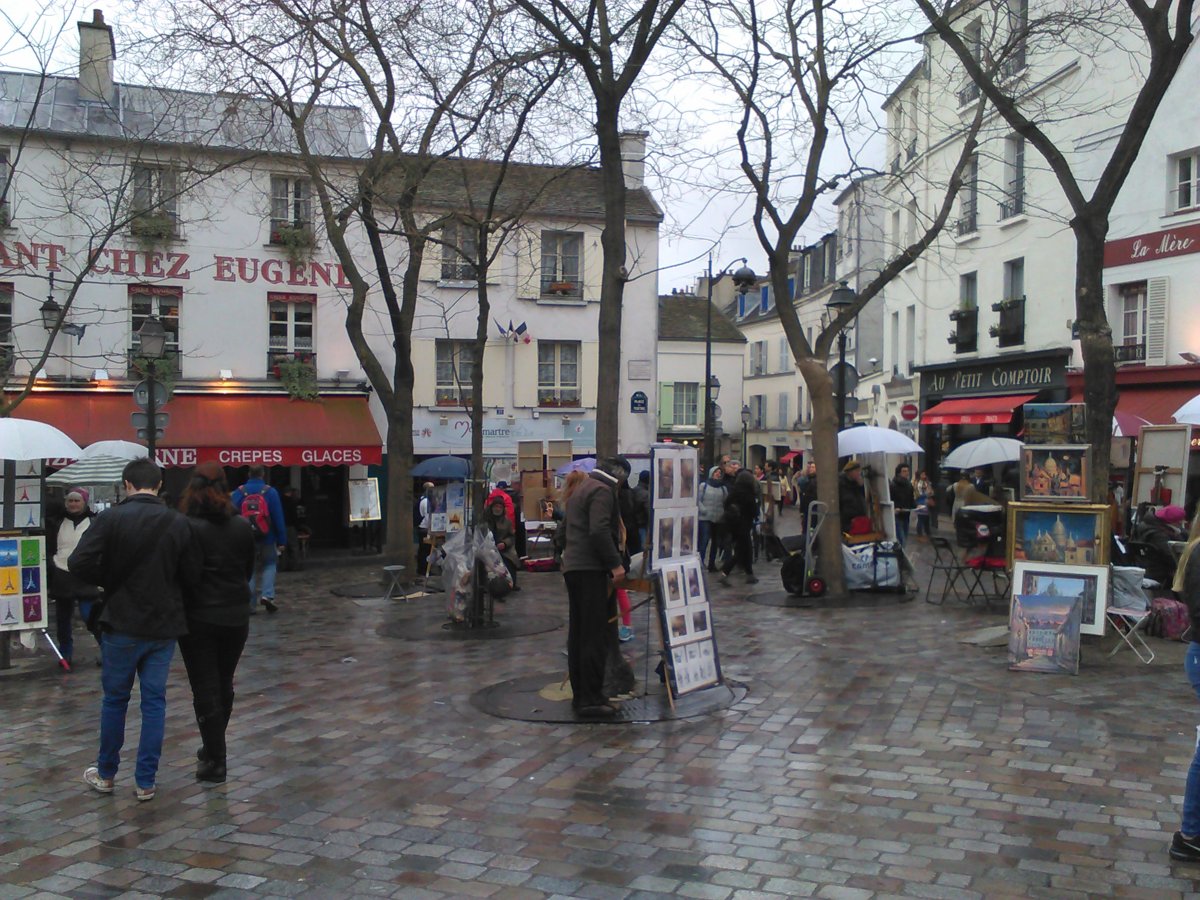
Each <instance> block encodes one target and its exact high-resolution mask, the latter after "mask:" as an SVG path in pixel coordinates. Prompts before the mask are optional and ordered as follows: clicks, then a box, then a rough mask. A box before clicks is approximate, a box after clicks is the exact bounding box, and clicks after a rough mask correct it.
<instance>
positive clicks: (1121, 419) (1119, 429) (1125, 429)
mask: <svg viewBox="0 0 1200 900" xmlns="http://www.w3.org/2000/svg"><path fill="white" fill-rule="evenodd" d="M1153 424H1154V423H1153V422H1147V421H1146V420H1145V419H1143V418H1142V417H1141V416H1136V415H1134V414H1133V413H1123V412H1115V413H1113V430H1112V433H1113V437H1137V436H1138V432H1139V431H1141V429H1142V426H1143V425H1153Z"/></svg>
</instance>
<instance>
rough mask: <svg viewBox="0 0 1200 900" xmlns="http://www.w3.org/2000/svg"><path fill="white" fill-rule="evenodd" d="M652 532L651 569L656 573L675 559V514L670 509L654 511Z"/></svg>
mask: <svg viewBox="0 0 1200 900" xmlns="http://www.w3.org/2000/svg"><path fill="white" fill-rule="evenodd" d="M653 529H654V530H653V531H652V532H651V533H650V537H651V540H653V541H654V560H653V566H652V568H653V569H654V570H655V571H657V570H659V569H661V568H662V567H663V566H665V565H667V564H668V563H670V562H671V560H673V559H674V558H675V555H676V553H675V512H674V510H671V509H656V510H654V525H653Z"/></svg>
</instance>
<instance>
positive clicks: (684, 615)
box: [656, 554, 722, 697]
mask: <svg viewBox="0 0 1200 900" xmlns="http://www.w3.org/2000/svg"><path fill="white" fill-rule="evenodd" d="M704 574H705V573H704V567H703V566H702V565H701V564H700V557H699V556H697V555H695V554H693V555H691V556H689V557H687V558H685V559H683V560H680V561H678V562H671V563H669V564H667V565H664V566H663V567H662V568H661V569H659V571H658V578H657V581H656V593H657V596H658V600H659V603H658V609H659V623H660V624H661V626H662V629H661V630H662V636H663V648H664V651H665V656H666V660H667V672H668V674H669V675H670V687H671V691H672V693H673V694H674V695H675V696H676V697H678V696H681V695H682V694H687V693H690V692H691V691H697V690H700V689H701V688H706V687H710V686H712V685H714V684H720V683H721V681H722V678H721V662H720V658H719V657H718V656H717V639H716V636H715V634H714V632H713V620H712V606H711V605H710V603H709V601H708V588H707V585H706V583H705V581H704Z"/></svg>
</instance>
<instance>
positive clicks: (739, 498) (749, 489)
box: [721, 469, 758, 584]
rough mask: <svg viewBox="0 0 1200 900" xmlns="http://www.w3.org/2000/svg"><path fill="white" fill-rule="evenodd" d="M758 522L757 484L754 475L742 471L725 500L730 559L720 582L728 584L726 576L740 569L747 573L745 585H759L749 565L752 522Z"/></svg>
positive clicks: (748, 471) (751, 566)
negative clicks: (736, 568)
mask: <svg viewBox="0 0 1200 900" xmlns="http://www.w3.org/2000/svg"><path fill="white" fill-rule="evenodd" d="M757 518H758V482H757V481H756V480H755V478H754V473H753V472H751V471H750V470H749V469H742V470H741V471H739V472H738V473H737V475H735V476H734V478H733V485H732V486H731V487H730V488H729V497H728V498H727V499H726V500H725V529H726V532H727V533H728V535H729V538H730V540H731V541H732V542H733V555H732V556H731V557H729V559H728V560H726V562H725V566H724V567H723V568H722V569H721V581H722V582H723V583H724V582H727V581H728V580H729V573H730V572H732V571H733V568H734V566H741V567H742V571H744V572H745V573H746V584H758V579H757V578H755V577H754V568H753V565H752V561H753V559H754V546H753V543H752V533H753V531H754V520H755V519H757Z"/></svg>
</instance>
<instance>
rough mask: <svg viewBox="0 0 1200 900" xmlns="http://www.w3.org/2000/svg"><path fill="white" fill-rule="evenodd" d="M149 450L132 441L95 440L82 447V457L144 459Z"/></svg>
mask: <svg viewBox="0 0 1200 900" xmlns="http://www.w3.org/2000/svg"><path fill="white" fill-rule="evenodd" d="M149 455H150V454H149V452H148V451H147V450H146V448H145V447H144V446H142V445H141V444H135V443H134V442H133V441H96V442H95V443H93V444H88V445H87V446H86V447H84V448H83V456H82V457H81V458H82V459H123V460H126V461H128V460H131V459H145V458H146V457H147V456H149Z"/></svg>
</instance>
